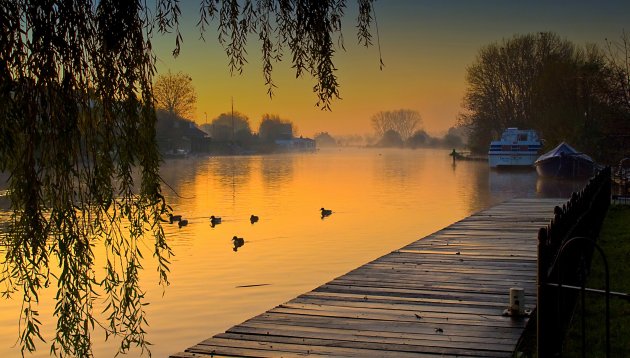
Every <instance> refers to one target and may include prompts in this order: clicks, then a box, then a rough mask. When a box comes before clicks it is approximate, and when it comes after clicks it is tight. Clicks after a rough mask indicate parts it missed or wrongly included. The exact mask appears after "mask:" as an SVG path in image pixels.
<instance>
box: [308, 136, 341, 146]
mask: <svg viewBox="0 0 630 358" xmlns="http://www.w3.org/2000/svg"><path fill="white" fill-rule="evenodd" d="M313 139H315V142H316V143H317V146H318V147H333V146H336V145H337V141H336V140H335V138H333V137H332V136H331V135H330V134H328V132H320V133H317V134H315V137H314V138H313Z"/></svg>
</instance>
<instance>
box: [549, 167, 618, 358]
mask: <svg viewBox="0 0 630 358" xmlns="http://www.w3.org/2000/svg"><path fill="white" fill-rule="evenodd" d="M610 198H611V169H610V167H606V168H604V169H603V170H601V171H600V172H599V173H598V174H597V175H595V176H594V177H593V178H591V180H590V181H589V183H588V184H587V185H586V186H585V187H584V189H582V190H581V191H580V192H578V193H573V195H572V196H571V199H569V201H568V202H567V203H566V204H564V205H563V206H562V207H559V206H556V207H555V209H554V214H555V215H554V218H553V219H552V220H551V222H550V223H549V225H547V226H546V227H543V228H541V229H540V230H539V232H538V302H537V331H538V332H537V338H538V345H537V352H538V357H541V358H542V357H558V356H560V355H561V353H562V343H563V340H564V337H565V335H566V332H567V330H568V328H569V324H570V321H571V317H572V315H573V312H574V310H575V306H576V302H577V299H578V296H579V295H580V293H581V296H582V297H584V292H585V291H586V288H585V281H586V276H587V273H588V270H589V268H590V263H591V258H592V255H593V250H594V249H597V250H598V251H599V252H600V253H601V250H600V249H599V246H597V244H596V241H597V238H598V236H599V232H600V229H601V226H602V223H603V221H604V217H605V216H606V211H607V210H608V207H609V206H610ZM602 255H603V253H602ZM606 293H607V297H608V296H609V295H608V293H609V289H608V288H607V289H606Z"/></svg>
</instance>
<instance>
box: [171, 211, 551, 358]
mask: <svg viewBox="0 0 630 358" xmlns="http://www.w3.org/2000/svg"><path fill="white" fill-rule="evenodd" d="M561 202H562V200H558V199H514V200H511V201H508V202H505V203H502V204H500V205H498V206H495V207H492V208H490V209H488V210H485V211H482V212H479V213H477V214H474V215H472V216H470V217H468V218H466V219H464V220H462V221H459V222H456V223H454V224H452V225H450V226H448V227H446V228H444V229H442V230H440V231H438V232H436V233H434V234H431V235H429V236H427V237H425V238H423V239H420V240H418V241H416V242H413V243H411V244H409V245H407V246H405V247H403V248H401V249H399V250H396V251H394V252H392V253H390V254H387V255H385V256H383V257H381V258H379V259H376V260H374V261H372V262H369V263H367V264H365V265H364V266H361V267H359V268H357V269H355V270H353V271H351V272H349V273H347V274H345V275H343V276H341V277H338V278H336V279H334V280H332V281H331V282H329V283H327V284H324V285H322V286H320V287H318V288H316V289H315V290H313V291H311V292H308V293H305V294H303V295H300V296H298V297H296V298H295V299H293V300H291V301H289V302H287V303H284V304H282V305H279V306H278V307H276V308H274V309H271V310H269V311H267V312H265V313H263V314H261V315H259V316H257V317H254V318H252V319H249V320H247V321H245V322H243V323H241V324H239V325H237V326H234V327H232V328H230V329H229V330H227V332H226V333H222V334H218V335H216V336H214V337H212V338H210V339H207V340H205V341H203V342H201V343H199V344H197V345H195V346H193V347H190V348H188V349H187V350H186V352H182V353H177V354H174V355H172V357H178V358H184V357H203V356H214V357H221V356H239V357H243V356H244V357H279V356H282V357H289V356H304V355H324V356H337V357H338V356H343V357H412V356H413V357H435V356H445V357H455V356H457V357H510V356H511V354H512V352H513V350H514V349H515V347H516V344H517V342H518V340H519V338H520V336H521V334H522V332H523V330H524V328H525V325H526V324H527V321H528V319H527V318H511V317H505V316H503V311H504V309H505V308H506V307H507V305H508V302H509V295H508V293H509V289H510V287H522V288H524V289H525V301H526V302H525V304H526V308H529V309H532V308H534V306H535V304H536V245H537V239H536V237H537V236H536V235H537V232H538V229H539V228H540V227H541V226H543V225H545V224H546V223H548V222H549V220H550V219H551V217H552V216H553V207H554V206H555V205H558V204H560V203H561Z"/></svg>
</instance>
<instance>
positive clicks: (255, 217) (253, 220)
mask: <svg viewBox="0 0 630 358" xmlns="http://www.w3.org/2000/svg"><path fill="white" fill-rule="evenodd" d="M249 222H251V223H252V225H253V224H254V223H257V222H258V216H256V215H252V216H250V217H249Z"/></svg>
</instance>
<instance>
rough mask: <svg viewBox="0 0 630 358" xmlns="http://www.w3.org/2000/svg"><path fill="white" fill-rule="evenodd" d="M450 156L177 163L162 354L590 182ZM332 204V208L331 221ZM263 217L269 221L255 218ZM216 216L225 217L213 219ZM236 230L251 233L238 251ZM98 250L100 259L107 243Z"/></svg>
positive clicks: (152, 314)
mask: <svg viewBox="0 0 630 358" xmlns="http://www.w3.org/2000/svg"><path fill="white" fill-rule="evenodd" d="M448 153H449V151H447V150H437V149H423V150H402V149H345V148H344V149H325V150H320V151H318V152H316V153H309V154H297V153H296V154H278V155H266V156H235V157H230V156H227V157H207V158H187V159H177V160H167V161H166V162H165V163H164V164H163V166H162V176H163V178H164V180H165V181H166V182H167V183H168V185H169V186H170V187H171V188H172V189H170V188H169V187H167V186H165V187H164V188H163V190H164V194H165V195H166V197H167V199H168V202H169V203H170V204H171V206H172V207H173V209H174V212H175V214H181V215H182V216H183V218H185V219H188V220H189V223H188V225H187V226H185V227H182V228H179V227H178V226H177V225H176V224H173V225H170V224H168V223H167V224H165V230H166V231H167V235H168V238H169V240H170V245H171V246H172V248H173V250H174V251H175V254H176V256H175V257H173V258H172V260H171V262H172V263H171V275H170V281H171V285H170V286H169V287H168V288H167V289H166V290H165V291H163V290H162V289H161V288H160V287H159V286H157V281H158V277H157V274H156V271H155V263H154V261H152V260H151V259H150V258H151V242H150V241H148V242H147V243H146V255H145V257H146V258H147V260H146V261H145V264H144V267H145V270H143V272H142V275H143V277H142V280H143V283H144V286H143V287H144V289H145V290H146V293H147V295H146V297H147V302H149V303H150V305H148V306H147V308H146V310H147V312H148V318H149V324H150V326H149V327H148V331H149V332H148V340H149V341H151V342H152V343H153V344H154V345H153V346H152V353H153V356H155V357H164V356H168V355H169V354H170V353H175V352H177V351H182V350H184V349H185V348H187V347H189V346H192V345H194V344H196V343H198V342H200V341H202V340H204V339H206V338H208V337H210V336H212V335H214V334H217V333H221V332H223V331H225V330H226V329H228V328H229V327H231V326H233V325H235V324H238V323H240V322H242V321H244V320H246V319H248V318H251V317H253V316H255V315H257V314H260V313H263V312H264V311H266V310H268V309H270V308H273V307H275V306H277V305H279V304H281V303H284V302H286V301H288V300H290V299H292V298H293V297H295V296H297V295H299V294H301V293H304V292H306V291H309V290H312V289H314V288H316V287H317V286H319V285H321V284H324V283H326V282H327V281H329V280H331V279H333V278H335V277H337V276H339V275H341V274H344V273H346V272H348V271H350V270H352V269H354V268H356V267H358V266H360V265H362V264H365V263H367V262H369V261H371V260H373V259H376V258H378V257H380V256H382V255H385V254H387V253H389V252H391V251H392V250H396V249H398V248H400V247H402V246H404V245H406V244H408V243H410V242H412V241H415V240H417V239H420V238H422V237H424V236H426V235H428V234H430V233H432V232H435V231H437V230H439V229H441V228H443V227H444V226H447V225H449V224H451V223H453V222H455V221H457V220H460V219H463V218H464V217H466V216H468V215H470V214H472V213H474V212H477V211H479V210H482V209H484V208H487V207H490V206H492V205H494V204H497V203H499V202H502V201H505V200H507V199H510V198H513V197H562V198H568V197H569V195H570V194H571V192H572V191H577V190H579V189H580V188H581V187H582V186H583V184H584V183H583V182H562V181H556V180H548V181H543V180H541V179H539V178H538V176H537V175H536V172H535V171H534V170H527V171H522V170H521V171H493V170H490V169H489V168H488V165H487V163H486V162H457V163H455V164H453V162H452V160H451V157H449V156H448ZM4 189H5V188H4V187H0V193H2V191H1V190H4ZM0 204H1V205H2V209H3V211H1V212H0V214H1V215H2V217H3V218H6V217H7V211H6V210H7V209H8V202H7V198H6V197H4V196H1V195H0ZM322 207H323V208H326V209H330V210H332V211H333V213H332V214H331V215H330V216H328V217H325V218H322V216H321V212H320V209H321V208H322ZM549 210H550V211H551V210H553V208H549ZM252 214H254V215H257V216H259V218H260V220H259V221H258V222H256V223H254V224H252V223H251V222H250V216H251V215H252ZM211 215H214V216H217V217H221V218H222V220H221V223H220V224H216V225H214V227H212V225H211V223H210V219H209V217H210V216H211ZM233 236H238V237H242V238H243V239H244V244H243V245H242V246H241V247H239V248H238V250H237V251H235V250H234V244H233V241H232V237H233ZM532 240H535V238H534V237H532ZM95 254H96V256H97V258H96V259H97V262H99V255H102V254H103V249H102V248H101V247H99V246H98V245H97V246H96V247H95ZM101 259H102V258H101ZM54 293H55V292H54V290H53V289H51V290H48V291H45V292H44V293H43V294H42V295H41V299H42V302H41V304H40V312H41V314H42V316H43V321H44V323H45V325H46V326H45V327H44V331H43V335H44V337H45V338H47V339H50V338H52V336H53V329H54V326H53V325H52V324H51V322H52V321H51V318H50V315H51V314H52V311H53V309H54V302H53V300H52V298H53V297H54ZM19 305H20V302H19V300H15V301H5V300H3V301H2V304H0V356H3V357H18V356H20V352H19V350H18V349H16V348H12V347H11V346H12V345H13V344H14V343H15V341H16V339H17V334H18V328H17V324H18V315H19V311H20V306H19ZM101 308H102V306H99V307H96V309H95V311H99V310H100V309H101ZM38 347H39V350H38V352H37V353H36V354H34V355H33V357H47V356H49V352H48V348H49V347H48V344H40V345H39V346H38ZM115 348H116V342H115V341H108V342H104V336H103V335H102V334H100V333H98V332H97V333H95V335H94V351H95V356H96V357H98V358H100V357H111V356H113V354H114V353H115ZM139 353H140V352H139V351H132V352H131V353H130V354H129V356H134V357H135V356H138V355H139Z"/></svg>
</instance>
